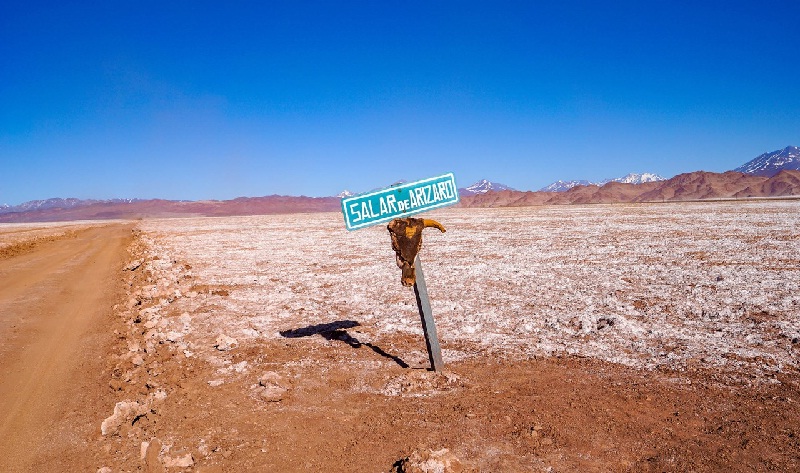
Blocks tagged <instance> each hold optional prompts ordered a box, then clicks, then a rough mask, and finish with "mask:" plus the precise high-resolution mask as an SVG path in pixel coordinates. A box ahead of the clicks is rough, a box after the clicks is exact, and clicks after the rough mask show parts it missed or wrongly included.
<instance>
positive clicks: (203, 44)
mask: <svg viewBox="0 0 800 473" xmlns="http://www.w3.org/2000/svg"><path fill="white" fill-rule="evenodd" d="M224 3H230V5H223V4H224ZM165 4H168V5H165ZM799 14H800V3H798V2H792V1H783V2H770V1H758V2H756V1H753V2H735V1H727V2H680V1H657V0H656V1H632V2H625V1H619V2H573V1H553V2H544V1H543V2H536V1H531V2H521V1H520V2H503V1H491V2H488V1H487V2H470V1H460V2H449V1H431V0H428V1H425V2H416V1H403V2H382V1H373V2H346V1H344V2H342V1H340V2H302V1H287V2H252V3H251V2H205V1H198V0H195V1H187V2H182V1H176V2H147V1H138V2H123V1H120V2H117V1H112V2H52V3H51V4H48V3H43V4H40V3H36V2H24V3H23V2H15V1H10V2H9V1H6V2H3V3H2V5H0V203H8V204H11V205H14V204H18V203H21V202H24V201H28V200H33V199H43V198H48V197H79V198H127V197H138V198H151V197H159V198H167V199H191V200H198V199H229V198H234V197H237V196H261V195H269V194H276V193H277V194H292V195H301V194H302V195H311V196H325V195H333V194H336V193H338V192H340V191H341V190H342V189H344V188H348V189H351V190H353V191H356V192H360V191H366V190H369V189H372V188H375V187H381V186H385V185H388V184H391V183H392V182H394V181H396V180H398V179H407V180H415V179H420V178H425V177H429V176H434V175H438V174H443V173H445V172H451V171H452V172H454V173H455V175H456V178H457V180H458V183H459V185H462V186H465V185H468V184H471V183H472V182H474V181H476V180H478V179H480V178H488V179H490V180H494V181H497V182H502V183H504V184H507V185H510V186H512V187H515V188H518V189H523V190H535V189H538V188H540V187H542V186H544V185H547V184H549V183H550V182H552V181H555V180H557V179H590V180H600V179H603V178H610V177H618V176H621V175H624V174H627V173H629V172H642V171H648V172H656V173H659V174H661V175H664V176H665V177H670V176H672V175H675V174H678V173H681V172H689V171H695V170H701V169H702V170H708V171H725V170H729V169H732V168H734V167H736V166H739V165H740V164H742V163H744V162H745V161H748V160H750V159H752V158H754V157H755V156H757V155H758V154H761V153H763V152H767V151H773V150H776V149H780V148H784V147H785V146H788V145H800V112H799V111H800V86H798V83H800V53H799V52H798V51H800V28H798V27H797V18H798V16H799Z"/></svg>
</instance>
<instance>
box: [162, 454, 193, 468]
mask: <svg viewBox="0 0 800 473" xmlns="http://www.w3.org/2000/svg"><path fill="white" fill-rule="evenodd" d="M192 465H194V458H192V454H191V453H185V454H178V455H176V456H165V457H164V466H165V467H167V468H188V467H190V466H192Z"/></svg>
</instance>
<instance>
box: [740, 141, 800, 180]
mask: <svg viewBox="0 0 800 473" xmlns="http://www.w3.org/2000/svg"><path fill="white" fill-rule="evenodd" d="M784 170H794V171H797V170H800V148H798V147H797V146H787V147H786V148H783V149H779V150H777V151H773V152H771V153H764V154H762V155H760V156H758V157H756V158H755V159H752V160H750V161H748V162H746V163H744V164H743V165H741V166H739V167H738V168H736V169H734V171H737V172H743V173H745V174H755V175H757V176H767V177H772V176H774V175H776V174H778V173H779V172H781V171H784Z"/></svg>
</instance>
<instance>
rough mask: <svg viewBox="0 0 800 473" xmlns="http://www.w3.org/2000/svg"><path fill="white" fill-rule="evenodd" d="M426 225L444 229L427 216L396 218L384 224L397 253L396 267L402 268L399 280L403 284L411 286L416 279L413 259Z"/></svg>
mask: <svg viewBox="0 0 800 473" xmlns="http://www.w3.org/2000/svg"><path fill="white" fill-rule="evenodd" d="M428 227H434V228H438V229H439V230H440V231H441V232H442V233H444V232H445V231H446V230H445V229H444V227H443V226H442V224H440V223H439V222H437V221H435V220H430V219H427V218H410V217H409V218H396V219H394V220H392V221H391V222H389V225H387V226H386V228H387V229H388V230H389V235H391V237H392V249H393V250H394V252H395V253H396V255H397V267H398V268H400V269H401V270H402V276H401V277H400V282H402V283H403V286H406V287H408V286H413V285H414V283H415V282H416V280H417V275H416V272H415V267H414V260H415V259H416V258H417V253H419V250H420V248H422V230H423V229H424V228H428Z"/></svg>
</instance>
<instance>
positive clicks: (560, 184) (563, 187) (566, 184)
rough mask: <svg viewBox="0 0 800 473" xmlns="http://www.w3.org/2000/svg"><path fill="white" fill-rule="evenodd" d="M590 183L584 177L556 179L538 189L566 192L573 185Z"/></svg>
mask: <svg viewBox="0 0 800 473" xmlns="http://www.w3.org/2000/svg"><path fill="white" fill-rule="evenodd" d="M591 184H592V183H591V182H589V181H587V180H586V179H583V180H580V181H556V182H554V183H552V184H550V185H549V186H545V187H542V188H541V189H539V191H541V192H566V191H568V190H570V189H572V188H573V187H575V186H588V185H591Z"/></svg>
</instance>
